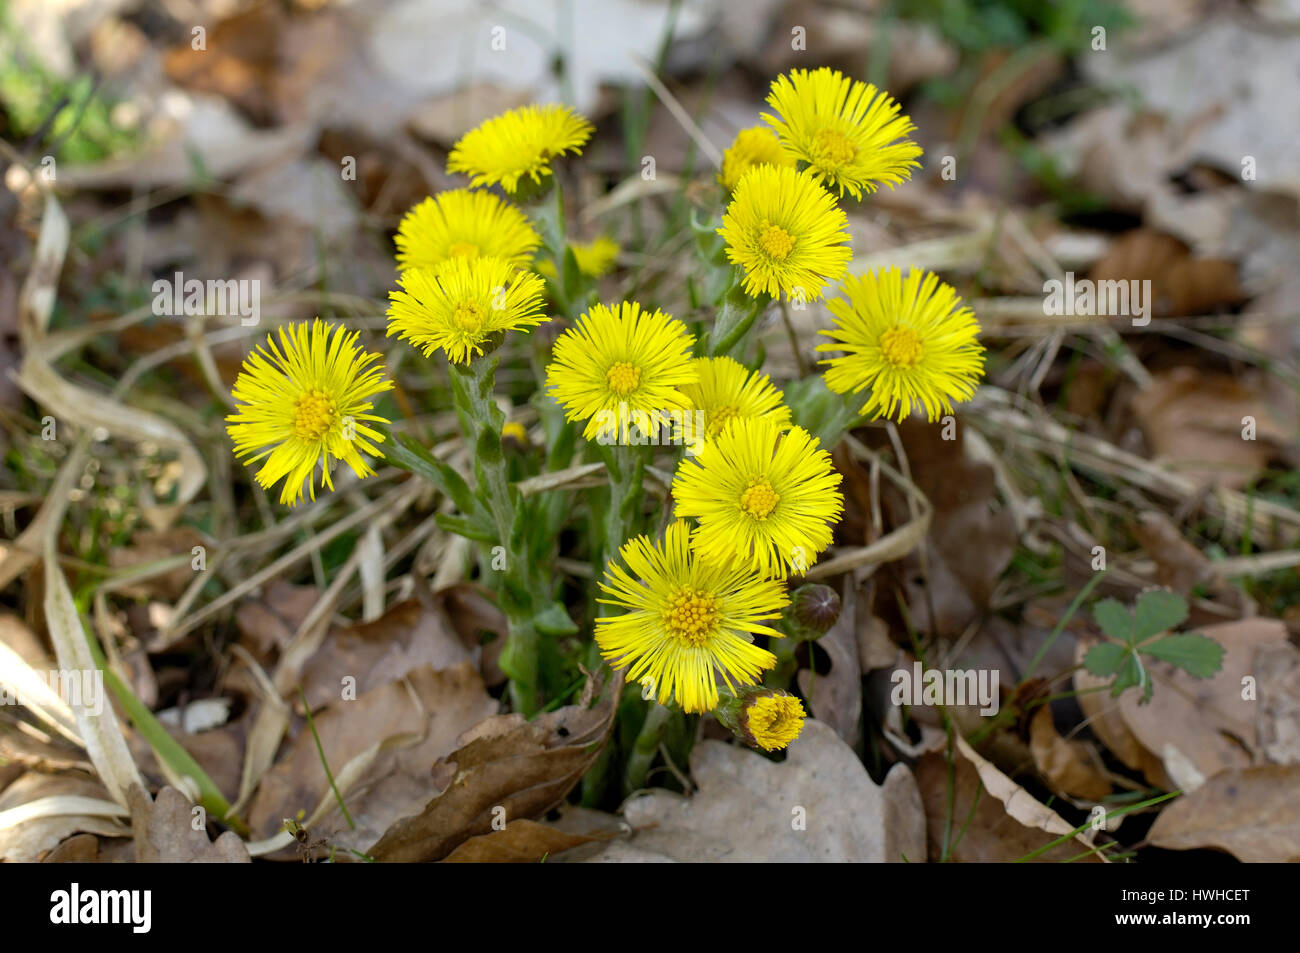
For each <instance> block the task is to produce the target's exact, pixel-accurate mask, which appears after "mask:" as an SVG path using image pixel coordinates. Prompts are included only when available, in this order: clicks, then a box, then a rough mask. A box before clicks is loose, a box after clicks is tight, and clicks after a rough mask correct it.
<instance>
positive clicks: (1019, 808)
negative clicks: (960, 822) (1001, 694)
mask: <svg viewBox="0 0 1300 953" xmlns="http://www.w3.org/2000/svg"><path fill="white" fill-rule="evenodd" d="M954 738H955V740H956V742H957V750H958V751H959V752H960V753H961V755H962V757H964V758H965V759H966V760H967V761H968V762H970V764H971V766H972V767H973V768H974V769H975V771H976V773H977V774H978V775H979V779H980V782H981V783H982V784H983V785H984V789H985V790H986V791H987V792H988V793H989V794H991V795H992V796H993V797H995V798H996V799H997V800H999V801H1001V802H1002V806H1003V808H1004V809H1005V810H1006V812H1007V814H1008V815H1009V816H1010V817H1012V818H1013V819H1015V820H1016V821H1019V822H1020V823H1021V824H1023V825H1024V826H1025V827H1032V828H1037V829H1038V830H1041V831H1046V832H1047V833H1049V834H1056V835H1058V836H1060V835H1062V834H1070V833H1073V831H1074V825H1073V824H1070V823H1068V822H1067V821H1066V820H1065V819H1064V818H1062V817H1061V815H1059V814H1057V813H1056V812H1055V811H1053V810H1052V809H1051V808H1050V807H1048V806H1047V805H1046V804H1044V803H1043V802H1042V801H1040V800H1038V799H1037V798H1036V797H1034V796H1033V795H1032V794H1030V793H1029V792H1028V791H1026V790H1025V789H1024V788H1022V787H1021V786H1020V785H1018V784H1016V782H1014V781H1012V780H1011V779H1010V778H1009V777H1007V776H1006V775H1005V774H1003V773H1002V772H1001V771H999V770H998V769H997V767H996V766H995V765H994V764H993V763H992V762H990V761H986V760H985V759H984V758H983V757H981V756H980V754H979V753H978V752H977V751H976V750H975V749H974V748H972V747H971V746H970V744H969V743H967V741H966V739H965V738H963V737H962V736H961V735H955V736H954ZM1074 839H1075V840H1076V841H1078V842H1079V843H1080V844H1082V845H1083V846H1084V847H1090V846H1091V844H1089V842H1088V839H1087V837H1085V836H1084V835H1083V834H1075V835H1074Z"/></svg>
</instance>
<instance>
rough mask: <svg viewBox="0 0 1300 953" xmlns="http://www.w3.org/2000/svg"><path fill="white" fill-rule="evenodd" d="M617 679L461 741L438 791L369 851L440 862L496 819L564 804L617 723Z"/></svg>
mask: <svg viewBox="0 0 1300 953" xmlns="http://www.w3.org/2000/svg"><path fill="white" fill-rule="evenodd" d="M617 681H618V680H616V679H610V680H609V682H607V683H606V684H604V685H597V683H596V682H595V681H594V680H588V683H587V688H586V690H585V691H584V693H583V698H582V700H581V701H580V702H579V703H578V704H577V705H570V706H567V707H565V708H561V709H559V710H558V711H554V712H550V713H548V714H544V715H541V716H540V717H538V718H537V719H536V720H534V721H531V722H530V721H526V720H525V719H524V718H523V716H522V715H518V714H512V715H497V716H495V717H493V718H489V719H487V720H485V721H483V722H482V723H480V724H479V725H478V726H477V727H476V728H474V729H473V730H471V731H469V732H467V733H466V734H465V735H462V736H461V738H460V739H459V740H458V744H459V747H458V748H457V749H456V750H455V751H453V752H452V753H451V754H449V755H447V756H446V757H444V758H442V759H441V760H440V761H438V763H437V764H435V765H434V767H433V782H434V785H435V786H436V787H437V788H440V789H441V792H440V793H439V794H437V795H436V796H434V798H433V799H432V800H430V801H429V802H428V803H427V804H426V805H425V806H424V810H423V811H421V812H420V813H419V814H416V815H414V816H411V817H405V818H403V819H401V820H399V821H397V823H395V824H393V825H392V826H391V827H390V828H389V829H388V830H387V831H386V832H385V833H384V835H383V837H381V838H380V839H379V840H378V841H377V842H376V843H375V844H374V845H373V846H372V847H370V848H369V849H368V850H367V851H366V853H367V854H369V855H370V856H371V857H373V858H374V859H375V860H378V861H397V862H409V861H415V862H427V861H434V860H441V859H442V858H444V857H446V856H447V855H448V854H449V853H451V851H453V850H454V849H455V848H456V847H458V846H459V845H460V844H462V843H464V842H465V841H467V840H468V839H469V838H471V837H474V836H476V835H484V834H488V833H490V832H491V831H492V829H493V828H492V822H493V820H494V819H497V818H502V819H504V820H505V821H506V823H507V824H508V823H509V822H510V821H512V820H517V819H520V818H535V817H538V816H540V815H542V814H544V813H545V812H546V811H548V810H550V809H551V808H552V807H554V806H555V805H557V804H559V803H560V801H562V800H563V799H564V796H565V795H566V794H568V792H569V791H570V790H571V789H572V788H573V786H574V785H575V784H577V783H578V781H579V780H580V779H581V778H582V776H583V774H585V773H586V771H587V769H588V768H589V767H591V765H592V763H593V762H594V761H595V759H596V756H597V755H598V754H599V753H600V748H601V745H602V744H603V743H604V741H605V738H606V737H607V735H608V733H609V729H610V726H611V725H612V724H613V717H614V708H615V702H616V699H617V691H616V689H615V688H613V687H612V685H614V684H615V683H617ZM598 692H599V699H598V700H597V701H596V702H595V704H592V701H593V697H594V696H596V695H597V693H598Z"/></svg>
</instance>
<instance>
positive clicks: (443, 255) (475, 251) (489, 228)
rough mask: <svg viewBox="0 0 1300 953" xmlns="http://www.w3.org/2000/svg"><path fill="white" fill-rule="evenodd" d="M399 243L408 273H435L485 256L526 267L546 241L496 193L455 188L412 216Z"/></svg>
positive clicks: (402, 264) (401, 231)
mask: <svg viewBox="0 0 1300 953" xmlns="http://www.w3.org/2000/svg"><path fill="white" fill-rule="evenodd" d="M394 243H395V244H396V245H397V264H398V265H399V266H400V267H402V268H432V267H434V266H436V265H440V264H442V263H443V262H444V261H446V260H447V259H448V258H477V257H479V256H480V255H483V256H485V257H489V258H501V259H504V260H505V261H508V262H510V263H511V264H512V265H518V266H519V267H520V268H525V267H527V266H528V262H529V260H530V259H531V258H532V257H533V252H534V251H535V250H536V248H537V246H538V245H540V244H541V239H540V238H539V237H538V236H537V232H536V231H534V230H533V226H532V225H530V224H529V222H528V217H527V216H526V215H524V213H523V212H521V211H519V209H517V208H515V207H514V206H513V205H510V204H509V203H507V202H504V201H502V200H501V199H499V198H497V197H496V196H495V195H493V194H492V193H491V192H471V191H470V190H469V189H452V190H451V191H449V192H441V193H439V194H438V195H437V196H436V197H430V198H426V199H425V200H424V201H423V202H421V203H420V204H418V205H416V206H415V207H414V208H412V209H411V210H410V211H409V212H407V213H406V216H405V217H404V218H403V219H402V224H401V225H400V226H399V227H398V229H397V237H396V238H395V239H394Z"/></svg>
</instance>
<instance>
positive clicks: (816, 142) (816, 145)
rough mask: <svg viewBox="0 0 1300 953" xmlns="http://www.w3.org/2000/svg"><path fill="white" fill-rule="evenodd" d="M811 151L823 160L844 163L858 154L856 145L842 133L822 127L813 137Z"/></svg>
mask: <svg viewBox="0 0 1300 953" xmlns="http://www.w3.org/2000/svg"><path fill="white" fill-rule="evenodd" d="M813 151H814V152H815V153H816V154H817V156H818V157H819V158H820V159H822V160H823V161H825V162H830V163H833V164H834V165H844V164H845V163H847V162H852V161H853V158H854V157H855V156H856V155H857V154H858V147H857V146H855V145H854V144H853V140H852V139H850V138H849V137H848V136H846V135H844V133H842V132H838V131H836V130H834V129H822V130H819V131H818V133H817V135H816V136H814V137H813Z"/></svg>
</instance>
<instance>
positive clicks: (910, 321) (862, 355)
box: [817, 268, 984, 421]
mask: <svg viewBox="0 0 1300 953" xmlns="http://www.w3.org/2000/svg"><path fill="white" fill-rule="evenodd" d="M841 291H842V292H843V294H844V295H845V297H846V298H847V299H848V300H845V299H844V298H835V299H834V300H832V301H828V302H826V306H827V308H829V309H830V312H831V314H832V315H834V318H835V327H834V328H833V329H832V330H830V331H822V332H821V333H822V334H825V335H827V336H828V337H832V338H834V339H835V341H836V343H835V344H820V345H818V346H817V350H818V351H844V352H846V353H845V355H844V356H842V357H836V358H832V359H830V360H825V361H822V362H821V363H823V364H829V365H830V368H829V369H828V370H827V371H826V386H827V387H829V388H830V389H831V390H833V391H835V392H836V393H839V394H856V393H858V392H859V391H861V390H863V389H865V388H868V387H870V388H871V394H870V395H869V397H868V398H867V402H866V403H865V404H864V405H863V406H862V409H861V411H860V412H861V413H863V414H870V415H872V416H875V417H879V416H882V415H883V416H886V417H892V416H894V414H895V412H897V415H898V419H899V420H903V419H904V418H906V417H907V415H908V414H910V413H911V412H912V408H913V407H914V406H915V405H916V404H920V405H921V406H922V407H924V408H925V414H926V417H927V418H928V419H929V420H931V421H935V420H938V419H939V418H940V417H941V416H943V415H944V414H949V413H952V402H953V401H954V400H970V399H971V397H972V396H974V394H975V387H976V385H977V384H978V383H979V379H980V377H981V376H982V374H983V373H984V348H983V346H982V345H981V344H980V343H979V340H978V335H979V330H980V327H979V322H977V321H976V320H975V315H974V314H973V313H972V312H971V310H970V308H966V307H962V306H961V299H960V298H959V297H958V296H957V292H956V291H954V290H953V289H952V288H951V287H950V286H949V285H946V284H943V283H941V282H940V281H939V278H938V277H937V276H936V275H933V274H930V273H928V272H924V271H921V270H920V269H915V268H914V269H912V271H911V272H909V273H908V276H907V277H906V278H903V276H902V273H901V272H900V271H899V270H898V269H897V268H887V269H884V270H883V271H879V272H876V273H875V274H866V275H862V276H860V277H853V276H850V277H848V278H845V279H844V282H843V284H842V285H841Z"/></svg>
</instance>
